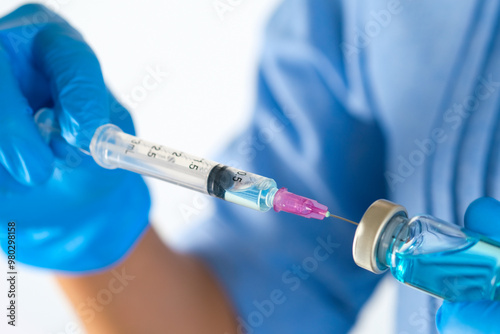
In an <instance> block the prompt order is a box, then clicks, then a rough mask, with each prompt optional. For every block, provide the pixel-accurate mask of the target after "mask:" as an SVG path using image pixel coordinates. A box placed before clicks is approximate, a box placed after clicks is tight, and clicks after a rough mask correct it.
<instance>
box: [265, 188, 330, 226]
mask: <svg viewBox="0 0 500 334" xmlns="http://www.w3.org/2000/svg"><path fill="white" fill-rule="evenodd" d="M273 208H274V211H276V212H280V211H285V212H289V213H293V214H295V215H299V216H302V217H306V218H314V219H324V218H325V217H328V216H329V215H330V213H329V212H328V207H327V206H326V205H323V204H320V203H318V202H317V201H315V200H313V199H310V198H306V197H302V196H299V195H295V194H294V193H291V192H288V190H287V189H286V188H281V189H280V190H278V191H277V192H276V194H275V195H274V200H273Z"/></svg>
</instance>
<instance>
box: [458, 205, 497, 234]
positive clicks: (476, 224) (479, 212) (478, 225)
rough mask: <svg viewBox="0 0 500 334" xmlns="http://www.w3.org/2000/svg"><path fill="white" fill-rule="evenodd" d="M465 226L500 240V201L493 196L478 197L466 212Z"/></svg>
mask: <svg viewBox="0 0 500 334" xmlns="http://www.w3.org/2000/svg"><path fill="white" fill-rule="evenodd" d="M465 227H466V228H467V229H469V230H471V231H474V232H477V233H479V234H482V235H485V236H487V237H489V238H491V239H495V240H497V241H500V202H499V201H497V200H496V199H494V198H491V197H481V198H478V199H476V200H475V201H474V202H472V203H471V204H470V205H469V207H468V208H467V211H466V212H465Z"/></svg>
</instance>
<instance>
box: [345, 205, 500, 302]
mask: <svg viewBox="0 0 500 334" xmlns="http://www.w3.org/2000/svg"><path fill="white" fill-rule="evenodd" d="M353 257H354V261H355V262H356V264H357V265H358V266H360V267H362V268H365V269H367V270H369V271H372V272H374V273H376V274H379V273H382V272H384V271H386V270H387V269H390V271H391V273H392V275H393V276H394V277H395V278H396V279H397V280H399V281H400V282H402V283H405V284H407V285H409V286H411V287H414V288H417V289H419V290H421V291H424V292H426V293H428V294H431V295H433V296H435V297H439V298H443V299H445V300H449V301H477V300H500V279H499V275H500V243H498V242H496V241H493V240H491V239H488V238H486V237H484V236H482V235H479V234H477V233H474V232H471V231H468V230H466V229H464V228H461V227H459V226H457V225H453V224H450V223H447V222H444V221H442V220H439V219H437V218H435V217H432V216H416V217H413V218H411V219H410V218H408V216H407V212H406V209H405V208H404V207H402V206H400V205H397V204H394V203H392V202H389V201H386V200H378V201H376V202H374V203H373V204H372V205H371V206H370V207H369V208H368V210H367V211H366V212H365V214H364V215H363V218H361V221H360V223H359V226H358V228H357V230H356V234H355V236H354V243H353Z"/></svg>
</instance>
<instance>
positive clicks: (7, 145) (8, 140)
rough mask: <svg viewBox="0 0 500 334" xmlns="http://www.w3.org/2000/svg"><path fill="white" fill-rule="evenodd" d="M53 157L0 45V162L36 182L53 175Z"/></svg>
mask: <svg viewBox="0 0 500 334" xmlns="http://www.w3.org/2000/svg"><path fill="white" fill-rule="evenodd" d="M53 161H54V156H53V155H52V152H51V150H50V148H49V146H48V145H47V144H46V143H44V142H43V140H42V137H41V135H40V133H39V132H38V129H37V127H36V125H35V123H34V121H33V116H32V111H31V108H30V107H29V105H28V102H27V101H26V99H25V97H24V96H23V94H22V93H21V91H20V89H19V84H18V82H17V80H16V78H15V76H14V74H13V72H12V69H11V66H10V59H9V56H8V54H7V53H6V52H5V51H4V50H3V49H2V48H1V47H0V164H2V165H3V166H4V167H5V169H6V170H7V171H8V172H9V174H10V175H12V177H14V179H15V180H17V181H18V182H20V183H22V184H25V185H34V184H38V183H41V182H43V181H45V180H46V179H48V178H49V177H50V175H51V174H52V169H53ZM0 182H2V181H0Z"/></svg>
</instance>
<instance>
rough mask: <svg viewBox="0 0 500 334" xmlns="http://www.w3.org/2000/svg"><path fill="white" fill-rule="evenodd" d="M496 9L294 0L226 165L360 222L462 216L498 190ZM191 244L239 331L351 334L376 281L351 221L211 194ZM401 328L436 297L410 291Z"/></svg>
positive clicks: (278, 26)
mask: <svg viewBox="0 0 500 334" xmlns="http://www.w3.org/2000/svg"><path fill="white" fill-rule="evenodd" d="M499 6H500V3H498V2H477V1H461V2H456V1H451V0H443V1H440V2H435V1H410V0H400V1H397V0H389V1H350V0H345V1H327V0H287V1H284V2H283V3H282V4H281V6H280V7H279V8H278V9H277V11H276V12H275V14H274V16H273V17H272V18H271V20H270V22H269V25H268V27H267V30H266V38H265V44H264V45H263V49H262V58H261V62H260V69H259V72H258V96H257V101H256V105H255V114H254V117H253V120H252V123H251V126H250V127H249V128H248V130H247V131H246V132H245V133H243V134H242V135H241V136H240V137H239V138H237V139H236V140H235V141H234V142H233V143H232V144H231V146H230V147H229V149H228V150H227V151H226V152H225V155H224V157H223V158H222V159H220V160H222V162H224V163H228V164H231V165H235V166H236V167H240V168H242V169H245V170H249V171H253V172H255V173H259V174H262V175H265V176H268V177H272V178H274V179H275V180H276V181H277V182H278V185H280V186H286V187H288V188H289V190H290V191H292V192H294V193H297V194H300V195H303V196H307V197H310V198H314V199H317V200H318V201H319V202H321V203H324V204H326V205H328V206H329V208H330V211H331V212H333V213H335V214H338V215H341V216H344V217H347V218H349V219H353V220H358V219H359V218H360V217H361V216H362V214H363V213H364V211H365V210H366V208H367V207H368V206H369V205H370V204H371V203H372V202H373V201H374V200H376V199H378V198H387V199H390V200H392V201H395V202H397V203H399V204H402V205H404V206H406V208H407V209H408V211H409V213H410V214H411V215H415V214H418V213H428V214H432V215H435V216H437V217H440V218H442V219H444V220H448V221H451V222H455V223H457V224H462V223H463V215H464V212H465V209H466V207H467V205H468V204H469V203H470V202H471V201H472V200H473V199H475V198H477V197H480V196H485V195H488V196H492V197H496V198H500V193H499V192H500V187H499V182H500V181H499V176H500V175H499V173H500V166H499V163H500V154H499V152H500V151H499V145H500V131H498V126H499V124H500V113H499V112H498V110H499V97H500V94H499V90H500V34H498V31H500V29H499V24H500V21H499V16H498V13H499V12H500V11H499V8H498V7H499ZM216 205H217V210H218V211H217V215H216V216H214V217H213V218H211V219H210V220H209V221H208V222H207V223H206V224H204V225H203V227H202V228H197V229H196V230H195V231H193V232H192V235H191V237H190V240H189V241H188V242H189V244H190V246H189V248H190V249H191V251H192V252H194V253H196V254H197V255H199V256H200V257H202V258H203V259H205V260H206V261H207V263H208V264H209V265H210V266H211V267H212V269H213V270H214V272H215V274H216V275H217V276H218V278H219V279H220V280H221V282H222V284H223V285H224V287H225V288H226V289H227V291H228V295H229V296H230V298H231V300H232V302H233V304H234V307H235V308H236V310H237V311H238V312H239V320H240V323H241V326H242V333H316V334H320V333H345V332H347V331H348V330H349V329H350V328H351V327H352V325H353V324H354V322H355V321H356V317H357V315H358V312H359V310H360V309H361V307H362V306H363V304H364V303H365V302H366V300H367V299H368V298H369V297H370V294H371V293H372V291H373V289H374V288H375V286H376V284H377V283H378V281H379V279H380V276H377V275H374V274H371V273H369V272H367V271H365V270H363V269H360V268H358V267H357V266H356V265H355V264H354V262H353V260H352V255H351V247H352V239H353V234H354V231H355V227H354V226H352V225H350V224H347V223H345V222H342V221H335V220H330V221H313V220H307V219H304V218H301V217H296V216H292V215H289V214H286V213H279V214H276V213H267V214H262V213H259V212H253V211H252V210H248V209H246V208H241V207H239V206H236V205H233V204H230V203H224V202H222V201H217V204H216ZM399 299H400V303H399V306H398V312H399V313H398V314H397V315H396V316H397V319H398V333H399V332H401V333H432V332H434V331H435V326H434V313H435V308H436V303H435V302H434V301H433V300H432V298H431V297H428V296H427V295H425V294H422V293H420V292H418V291H414V290H410V289H409V288H406V287H405V286H403V285H401V293H400V297H399Z"/></svg>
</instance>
